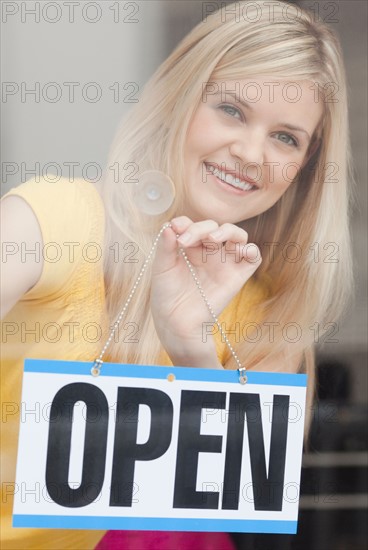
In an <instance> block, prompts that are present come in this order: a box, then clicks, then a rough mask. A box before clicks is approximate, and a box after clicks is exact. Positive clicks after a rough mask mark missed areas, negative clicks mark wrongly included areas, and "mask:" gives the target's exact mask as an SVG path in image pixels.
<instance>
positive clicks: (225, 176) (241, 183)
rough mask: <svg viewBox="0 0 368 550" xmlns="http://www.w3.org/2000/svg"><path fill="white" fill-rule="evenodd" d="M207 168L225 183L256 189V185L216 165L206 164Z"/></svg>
mask: <svg viewBox="0 0 368 550" xmlns="http://www.w3.org/2000/svg"><path fill="white" fill-rule="evenodd" d="M206 168H207V169H208V170H209V171H210V172H212V174H214V175H215V176H216V177H217V178H219V179H220V180H222V181H224V182H225V183H228V184H229V185H232V186H233V187H237V188H238V189H243V191H250V190H251V189H255V187H254V186H253V185H251V184H250V183H245V182H244V181H242V180H240V179H239V178H236V177H235V176H232V175H231V174H227V173H226V172H223V171H222V170H218V169H217V168H215V166H212V165H209V164H206Z"/></svg>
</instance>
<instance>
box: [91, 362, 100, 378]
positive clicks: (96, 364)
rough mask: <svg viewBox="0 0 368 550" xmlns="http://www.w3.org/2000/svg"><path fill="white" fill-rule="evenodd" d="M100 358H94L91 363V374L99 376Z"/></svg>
mask: <svg viewBox="0 0 368 550" xmlns="http://www.w3.org/2000/svg"><path fill="white" fill-rule="evenodd" d="M102 363H103V361H102V359H96V360H95V362H94V363H93V367H92V368H91V374H92V376H99V374H100V372H101V366H102Z"/></svg>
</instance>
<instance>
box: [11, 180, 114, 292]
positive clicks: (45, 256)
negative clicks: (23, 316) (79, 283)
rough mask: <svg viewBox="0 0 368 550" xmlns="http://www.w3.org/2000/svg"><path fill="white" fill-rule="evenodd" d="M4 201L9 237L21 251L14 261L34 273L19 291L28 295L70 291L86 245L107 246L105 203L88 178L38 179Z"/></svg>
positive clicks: (100, 249)
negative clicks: (104, 242)
mask: <svg viewBox="0 0 368 550" xmlns="http://www.w3.org/2000/svg"><path fill="white" fill-rule="evenodd" d="M1 203H2V205H1V206H2V210H3V211H4V212H5V213H6V216H5V218H6V220H4V224H5V223H6V225H7V233H6V239H7V241H9V242H11V243H13V245H14V246H15V247H16V249H17V250H18V254H17V255H16V256H14V258H13V261H18V262H23V263H22V266H21V265H20V266H19V267H22V270H21V271H22V272H23V273H26V272H27V273H28V271H29V272H30V277H28V276H27V280H26V281H25V282H24V285H23V286H22V287H19V292H18V294H19V295H21V294H24V292H27V291H28V292H27V294H26V295H25V297H32V298H34V297H35V296H37V297H40V296H46V295H51V294H55V293H56V292H66V291H67V288H68V284H69V283H70V281H71V280H72V278H74V277H75V274H76V272H77V270H79V269H80V268H81V267H80V266H82V264H83V261H84V260H85V254H84V250H85V249H86V247H89V246H90V245H92V246H93V247H94V249H96V248H97V249H98V250H99V251H102V249H103V240H104V228H105V226H104V219H105V218H104V208H103V203H102V200H101V198H100V195H99V193H98V191H97V189H96V188H95V187H94V186H93V184H92V183H90V182H88V181H86V180H83V179H75V180H74V181H73V182H72V181H69V180H68V179H67V178H61V179H59V180H58V181H57V182H55V181H52V180H51V178H50V179H48V178H47V177H43V178H39V179H36V178H32V179H30V180H28V181H26V182H25V183H22V184H21V185H19V186H18V187H15V188H13V189H11V190H10V191H9V192H8V193H6V195H4V197H3V198H2V201H1ZM3 236H4V235H3ZM32 251H33V254H32ZM88 251H89V248H88ZM101 254H102V252H101ZM17 258H18V259H17ZM24 262H25V263H26V269H24V267H25V264H24ZM8 267H9V273H10V275H11V273H12V272H15V271H19V270H16V269H15V266H13V269H12V271H10V267H11V266H10V263H9V266H8ZM92 267H93V266H92V264H91V269H92ZM78 272H79V271H78ZM18 286H19V285H18ZM21 290H22V291H23V292H21ZM18 294H17V295H18ZM18 298H19V296H18Z"/></svg>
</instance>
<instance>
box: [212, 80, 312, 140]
mask: <svg viewBox="0 0 368 550" xmlns="http://www.w3.org/2000/svg"><path fill="white" fill-rule="evenodd" d="M213 95H217V96H218V95H219V96H221V97H223V96H227V95H230V96H232V97H233V98H234V99H235V101H237V102H238V103H240V104H241V105H243V107H245V108H246V109H249V110H250V111H254V108H253V107H252V106H251V105H250V104H249V103H248V102H247V101H244V100H243V99H241V98H240V97H239V96H238V95H237V94H234V93H233V92H226V91H225V92H222V91H221V92H215V93H214V94H213ZM277 126H283V127H284V128H287V129H288V130H293V131H294V132H302V133H303V134H306V136H307V137H308V139H309V140H310V139H311V137H310V135H309V134H308V132H307V131H306V130H304V128H300V126H294V125H292V124H286V123H285V122H279V123H278V124H277Z"/></svg>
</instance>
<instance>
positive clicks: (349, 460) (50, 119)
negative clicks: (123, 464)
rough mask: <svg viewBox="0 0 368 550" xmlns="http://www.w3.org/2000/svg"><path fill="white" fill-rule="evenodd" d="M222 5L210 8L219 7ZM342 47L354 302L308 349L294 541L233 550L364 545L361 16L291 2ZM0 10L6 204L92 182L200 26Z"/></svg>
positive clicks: (85, 7) (164, 17)
mask: <svg viewBox="0 0 368 550" xmlns="http://www.w3.org/2000/svg"><path fill="white" fill-rule="evenodd" d="M226 3H231V2H213V4H214V5H218V6H220V5H223V4H226ZM295 3H297V4H299V5H301V6H303V7H305V8H307V9H310V10H311V11H313V12H314V13H315V14H316V15H319V16H320V17H321V18H322V19H323V20H324V21H325V22H326V23H327V24H329V25H331V27H332V28H333V29H334V30H335V31H336V32H337V33H338V35H339V36H340V39H341V43H342V47H343V51H344V56H345V64H346V70H347V76H348V86H349V97H350V105H349V108H350V120H351V140H352V152H353V161H354V167H355V179H356V200H355V205H354V211H353V216H352V229H353V246H354V258H355V264H354V269H355V276H356V292H355V300H354V302H353V303H352V304H351V307H350V310H349V312H348V314H347V315H346V317H345V318H344V319H343V320H342V321H341V322H340V323H339V325H338V327H337V328H336V330H335V331H334V333H333V334H332V330H331V333H330V334H329V335H328V336H326V337H325V338H324V339H323V341H322V340H321V339H319V342H318V344H317V360H318V361H317V362H318V370H319V383H318V388H319V389H318V393H319V396H318V401H317V403H316V406H315V410H314V422H313V426H312V437H311V443H310V448H309V450H308V452H306V453H305V456H304V460H303V471H302V487H301V494H302V496H301V502H300V517H299V522H300V523H299V530H298V534H297V535H296V536H283V535H278V536H274V535H243V534H237V535H234V540H235V541H236V543H237V545H238V547H239V549H244V550H245V549H249V548H257V549H258V548H262V549H263V550H267V549H268V548H280V549H283V550H284V549H288V548H290V549H300V550H302V549H303V550H304V549H313V550H346V549H349V550H360V549H363V548H366V543H367V521H366V512H367V409H366V404H367V389H368V386H367V355H366V352H367V234H368V228H367V6H368V3H367V2H366V0H338V1H326V0H319V1H313V0H311V1H304V0H303V1H300V2H299V1H297V2H295ZM67 4H69V5H68V6H66V5H65V3H64V2H31V1H27V2H2V3H1V10H2V13H1V25H2V38H1V43H2V44H1V45H2V48H1V52H2V53H1V57H2V59H1V63H2V102H1V115H2V125H1V137H2V140H1V142H2V145H1V168H2V176H1V181H2V189H1V193H2V194H4V193H5V192H6V191H8V190H9V189H10V188H11V187H14V186H16V185H18V184H20V183H22V182H24V181H26V180H27V179H29V178H30V177H32V175H33V173H34V172H35V171H36V172H38V173H41V174H42V173H54V174H56V175H62V176H65V177H70V175H71V174H72V173H74V176H75V177H81V176H87V177H88V178H90V179H93V178H96V179H98V178H99V177H100V176H101V173H102V171H103V170H105V166H106V163H107V153H108V149H109V146H110V143H111V141H112V139H113V136H114V133H115V131H116V128H117V125H118V123H119V120H120V118H121V116H122V115H123V113H124V112H125V111H126V110H127V109H129V108H130V106H131V104H132V103H134V102H136V101H137V99H138V95H139V90H141V89H142V87H143V86H144V84H145V82H146V81H147V79H148V78H149V77H150V75H151V74H152V73H153V72H154V70H155V69H156V68H157V66H158V65H159V64H160V63H161V62H162V61H163V60H164V59H165V57H166V56H167V55H168V54H169V53H170V52H171V51H172V49H173V48H174V47H175V46H176V44H177V43H178V42H179V41H180V40H181V38H183V37H184V36H185V34H187V32H188V31H189V30H191V28H193V27H194V26H195V25H196V24H197V23H199V22H200V21H201V20H202V17H203V9H204V4H205V2H202V1H201V0H137V1H134V2H133V1H132V2H129V1H124V2H123V1H116V2H112V1H111V2H110V1H100V2H86V1H80V2H74V3H73V2H71V3H67Z"/></svg>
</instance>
